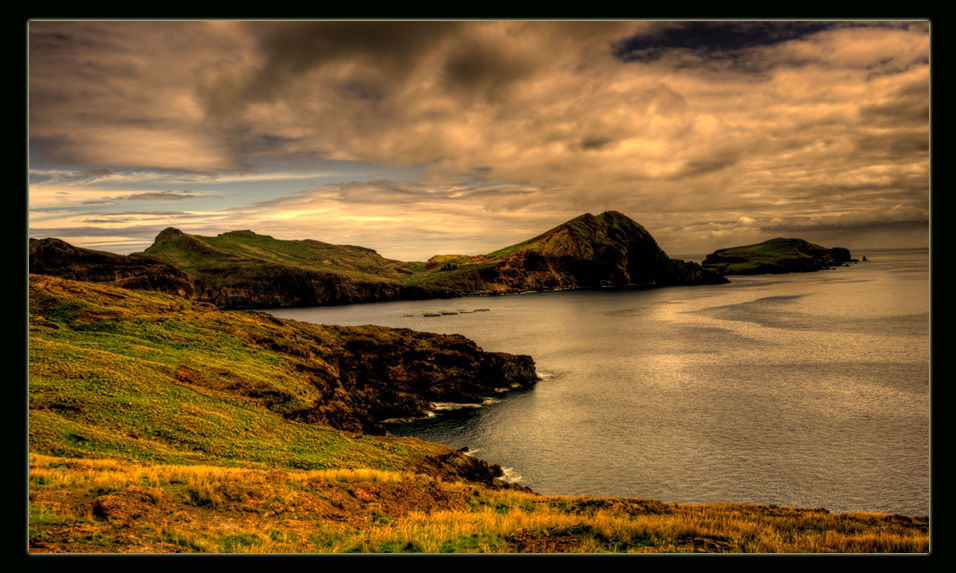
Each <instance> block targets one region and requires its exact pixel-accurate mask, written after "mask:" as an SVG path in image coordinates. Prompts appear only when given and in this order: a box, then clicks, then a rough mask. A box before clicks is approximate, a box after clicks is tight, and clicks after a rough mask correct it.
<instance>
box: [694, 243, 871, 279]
mask: <svg viewBox="0 0 956 573" xmlns="http://www.w3.org/2000/svg"><path fill="white" fill-rule="evenodd" d="M850 262H857V261H856V260H855V259H852V258H850V251H849V250H848V249H844V248H842V247H834V248H832V249H828V248H826V247H821V246H820V245H815V244H813V243H809V242H807V241H804V240H803V239H784V238H776V239H771V240H769V241H765V242H763V243H758V244H755V245H747V246H744V247H733V248H729V249H719V250H717V251H714V252H713V253H711V254H709V255H707V258H706V259H704V264H703V268H704V269H709V270H712V271H715V272H718V273H720V274H723V275H762V274H781V273H804V272H813V271H819V270H822V269H828V268H832V267H834V266H847V263H850Z"/></svg>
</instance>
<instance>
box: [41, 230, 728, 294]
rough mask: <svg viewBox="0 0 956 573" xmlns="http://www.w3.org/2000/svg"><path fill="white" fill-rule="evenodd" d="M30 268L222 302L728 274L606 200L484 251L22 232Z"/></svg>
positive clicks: (251, 237) (697, 280)
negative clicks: (126, 245)
mask: <svg viewBox="0 0 956 573" xmlns="http://www.w3.org/2000/svg"><path fill="white" fill-rule="evenodd" d="M30 271H31V272H32V273H40V274H52V275H56V276H61V277H64V278H71V279H75V280H85V281H103V282H109V283H112V284H116V285H118V286H124V287H128V288H140V289H148V290H157V291H161V292H167V293H171V294H177V295H179V296H184V297H186V298H189V299H191V300H197V301H203V302H209V303H212V304H215V305H217V306H219V307H221V308H270V307H281V306H321V305H331V304H349V303H360V302H379V301H391V300H418V299H431V298H451V297H457V296H467V295H492V294H507V293H517V292H526V291H543V290H554V289H567V288H593V287H606V286H628V285H656V286H667V285H694V284H718V283H723V282H727V280H726V279H724V278H723V277H722V276H720V275H719V274H718V273H715V272H712V271H708V270H705V269H702V268H701V267H700V265H697V264H696V263H686V262H684V261H678V260H673V259H670V258H669V257H668V256H667V255H666V254H665V253H664V252H663V251H662V250H661V249H660V247H658V245H657V243H656V242H655V241H654V239H653V237H651V235H650V233H648V232H647V230H646V229H644V227H642V226H640V225H639V224H637V223H636V222H634V221H632V220H631V219H629V218H628V217H626V216H624V215H622V214H621V213H618V212H616V211H608V212H606V213H602V214H601V215H598V216H594V215H591V214H585V215H582V216H580V217H577V218H575V219H573V220H571V221H568V222H567V223H564V224H562V225H559V226H557V227H555V228H554V229H551V230H550V231H547V232H546V233H543V234H541V235H538V236H537V237H534V238H532V239H529V240H527V241H523V242H521V243H517V244H515V245H511V246H509V247H506V248H503V249H500V250H498V251H495V252H492V253H489V254H487V255H477V256H467V255H438V256H435V257H433V258H432V259H430V260H429V261H428V262H425V263H421V262H402V261H395V260H390V259H385V258H383V257H381V256H380V255H378V253H376V252H375V251H373V250H371V249H366V248H363V247H354V246H343V245H330V244H328V243H322V242H319V241H314V240H308V239H307V240H295V241H288V240H278V239H274V238H272V237H269V236H265V235H258V234H256V233H253V232H252V231H232V232H229V233H223V234H221V235H218V236H216V237H204V236H199V235H189V234H186V233H183V232H181V231H179V230H177V229H172V228H170V229H166V230H164V231H163V232H162V233H160V234H159V236H157V237H156V241H155V242H154V244H153V245H152V246H150V247H149V248H148V249H146V251H144V252H142V253H134V254H133V255H131V256H128V257H124V256H121V255H113V254H111V253H100V252H96V251H90V250H88V249H80V248H76V247H73V246H71V245H68V244H67V243H64V242H63V241H59V240H58V239H52V238H49V239H40V240H36V239H31V241H30Z"/></svg>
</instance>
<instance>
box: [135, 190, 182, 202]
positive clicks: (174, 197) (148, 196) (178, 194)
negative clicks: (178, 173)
mask: <svg viewBox="0 0 956 573" xmlns="http://www.w3.org/2000/svg"><path fill="white" fill-rule="evenodd" d="M195 196H196V194H195V193H192V192H190V191H159V192H156V193H136V194H135V195H130V196H129V197H127V198H126V200H127V201H182V200H183V199H192V198H193V197H195Z"/></svg>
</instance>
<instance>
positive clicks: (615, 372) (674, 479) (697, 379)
mask: <svg viewBox="0 0 956 573" xmlns="http://www.w3.org/2000/svg"><path fill="white" fill-rule="evenodd" d="M863 255H866V256H867V259H869V260H868V261H867V262H861V263H858V264H852V265H851V266H850V267H840V268H837V269H834V270H828V271H819V272H815V273H797V274H786V275H762V276H753V277H746V276H743V277H729V278H730V280H731V284H728V285H713V286H698V287H667V288H644V289H642V288H628V289H598V290H574V291H560V292H549V293H533V294H525V295H510V296H502V297H466V298H460V299H450V300H431V301H408V302H395V303H378V304H363V305H351V306H342V307H321V308H302V309H281V310H270V311H269V312H271V313H272V314H274V315H276V316H279V317H282V318H292V319H296V320H301V321H309V322H316V323H321V324H339V325H361V324H378V325H382V326H391V327H400V328H411V329H414V330H423V331H429V332H439V333H458V334H462V335H464V336H466V337H468V338H470V339H472V340H474V341H475V342H476V343H478V345H479V346H481V347H482V348H483V349H484V350H488V351H501V352H510V353H514V354H530V355H531V356H532V357H533V358H534V360H535V363H536V365H537V369H538V373H539V375H541V377H542V380H541V381H540V382H539V383H538V384H537V385H536V386H535V387H534V388H532V389H528V390H516V391H512V392H509V393H507V394H505V395H504V396H503V397H501V398H500V399H499V400H496V401H494V400H493V401H488V402H487V403H485V404H483V405H481V407H466V408H458V409H449V408H448V407H447V406H445V407H444V409H441V410H438V411H437V412H436V415H435V416H434V417H430V418H428V419H423V420H419V421H414V422H408V423H395V424H389V425H388V429H389V431H390V432H391V433H392V434H395V435H402V436H415V437H418V438H422V439H425V440H429V441H434V442H439V443H443V444H447V445H449V446H451V447H454V448H461V447H464V446H467V447H469V448H470V449H472V450H479V451H478V452H477V454H476V455H477V457H479V458H482V459H484V460H487V461H489V462H491V463H497V464H501V465H502V466H503V467H505V468H508V469H509V472H510V473H511V475H512V476H513V477H515V478H518V483H520V484H523V485H526V486H528V487H530V488H532V489H533V490H534V491H536V492H538V493H541V494H549V495H550V494H553V495H583V494H588V495H595V496H622V497H652V498H656V499H658V500H660V501H665V502H673V501H677V502H680V503H709V502H731V501H732V502H744V503H760V504H778V505H789V506H801V507H825V508H827V509H829V510H831V511H835V512H847V511H877V512H887V513H901V514H907V515H926V514H928V513H929V503H930V483H929V466H930V449H929V441H930V435H929V424H930V342H929V338H930V337H929V308H930V302H929V301H930V292H929V253H928V250H926V249H922V250H870V251H864V250H861V251H859V252H857V251H854V253H853V256H854V257H858V258H861V259H862V256H863ZM460 309H461V310H477V309H488V311H487V312H469V313H460V314H440V313H441V312H442V311H444V312H454V311H457V310H460ZM426 313H430V314H438V316H427V317H426V316H424V314H426Z"/></svg>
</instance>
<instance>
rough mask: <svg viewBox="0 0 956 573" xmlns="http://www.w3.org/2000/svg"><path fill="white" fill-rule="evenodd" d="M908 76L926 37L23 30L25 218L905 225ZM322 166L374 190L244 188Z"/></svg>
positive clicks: (828, 32) (569, 27) (817, 29)
mask: <svg viewBox="0 0 956 573" xmlns="http://www.w3.org/2000/svg"><path fill="white" fill-rule="evenodd" d="M928 58H929V28H928V24H927V23H926V22H857V23H854V22H333V21H323V22H31V23H30V76H29V88H30V94H29V97H30V118H29V125H30V148H31V167H32V168H31V174H30V182H31V186H32V187H31V204H35V205H37V206H38V208H43V209H46V208H50V207H52V206H55V205H61V206H62V205H67V204H70V205H72V204H73V203H66V202H58V201H59V199H57V197H58V196H56V195H55V194H54V190H56V191H62V190H64V189H66V188H69V189H70V190H71V191H74V190H75V191H76V193H75V194H74V195H71V197H73V200H74V202H77V201H80V200H86V201H104V200H107V199H115V198H120V197H129V198H133V197H134V196H137V197H138V198H137V199H134V200H140V201H143V203H144V204H146V203H147V202H146V199H155V200H173V199H185V198H186V197H189V196H190V195H187V194H186V192H184V191H173V190H174V189H176V185H175V184H173V183H170V181H174V180H179V181H189V185H190V188H191V189H202V190H203V191H202V192H203V193H204V194H205V195H204V197H205V198H207V199H208V198H211V195H213V194H216V195H219V196H220V197H222V199H221V200H222V201H231V202H224V203H222V204H221V205H222V206H221V207H220V208H219V214H220V215H222V217H220V218H218V219H216V218H213V217H210V219H209V220H210V221H211V222H210V225H214V224H219V222H221V221H222V220H223V219H226V220H227V221H229V222H234V223H236V224H240V223H242V224H243V226H242V227H241V228H254V229H255V228H257V226H258V224H259V223H261V224H263V225H279V224H280V223H279V222H280V221H281V222H282V223H281V224H291V223H290V222H291V221H295V222H296V223H297V224H299V223H301V224H302V227H301V228H303V229H307V228H308V223H307V222H308V221H312V222H313V223H312V224H313V226H315V225H316V224H318V223H317V222H322V223H323V224H326V223H328V222H329V221H330V218H332V217H341V219H336V223H335V225H336V226H338V228H341V229H343V232H345V231H344V229H345V225H347V224H350V223H356V222H358V221H369V220H377V218H381V217H386V216H389V215H390V216H392V217H394V218H396V220H402V221H404V223H402V224H406V225H410V226H411V227H410V228H409V230H408V232H409V233H410V232H412V231H413V230H414V226H415V225H416V223H415V222H416V221H426V220H427V221H431V222H430V223H428V224H427V225H419V228H423V229H425V228H427V229H428V232H430V233H434V234H435V235H436V236H438V235H442V234H443V233H444V234H445V235H446V236H449V237H450V236H453V235H454V231H455V228H454V227H453V226H452V225H457V226H458V227H461V226H462V225H466V226H468V225H471V224H469V223H467V216H468V215H467V214H468V213H471V214H472V215H471V216H476V215H475V214H479V215H477V216H483V217H491V218H492V220H494V221H495V223H494V225H493V226H498V227H500V226H501V225H504V224H515V223H516V222H517V221H518V220H520V221H521V222H522V223H521V224H522V225H527V226H528V227H536V228H540V227H545V228H547V225H551V224H552V223H553V224H557V223H558V222H561V221H562V220H566V219H569V218H572V217H573V216H576V215H578V214H580V213H581V212H584V211H590V212H600V211H602V210H605V209H617V210H620V211H623V212H625V213H627V214H629V215H631V216H633V217H634V218H636V219H638V220H639V221H640V222H642V224H645V226H648V227H649V228H651V227H654V228H659V229H661V231H660V232H662V233H664V234H665V235H667V234H669V233H670V232H671V231H670V229H677V228H678V227H679V226H680V225H682V224H683V225H688V227H687V228H691V226H693V225H696V226H695V227H693V228H695V229H704V228H706V225H707V223H709V222H713V221H728V222H731V223H734V222H737V221H739V220H740V219H741V217H746V218H749V219H753V220H754V221H757V222H760V221H765V220H769V219H771V218H773V217H775V216H782V217H784V218H786V217H796V218H800V217H813V216H818V215H819V214H821V213H851V214H856V215H858V216H860V217H868V218H869V219H867V220H868V221H871V222H872V223H874V224H879V222H880V221H884V220H890V219H888V218H887V217H888V216H887V215H886V214H885V213H883V212H881V211H880V210H879V209H877V208H875V206H878V207H879V208H880V209H889V208H892V206H894V205H902V206H903V208H905V209H909V210H911V211H913V212H918V211H924V210H928V204H929V192H928V189H929V175H928V174H929V122H928V115H929V59H928ZM330 160H337V161H345V162H361V163H363V164H369V165H371V166H374V168H377V169H381V170H382V172H381V173H380V174H377V175H375V176H374V177H357V176H356V177H352V178H350V176H347V175H343V177H342V178H341V179H339V180H338V181H337V182H336V183H335V185H332V186H325V187H317V186H318V185H321V183H319V182H313V181H309V182H308V183H305V182H303V184H302V189H301V194H298V195H296V194H294V193H291V192H290V191H288V188H287V187H282V189H281V191H280V190H279V189H277V188H276V185H275V184H274V183H270V182H269V181H266V180H267V179H273V180H274V181H275V180H277V179H276V177H278V175H273V174H263V173H262V172H261V171H257V170H260V169H262V167H263V166H268V167H269V171H270V173H275V172H276V167H275V166H276V165H291V164H293V163H294V165H295V166H296V168H297V169H301V168H302V166H304V165H309V164H312V165H317V166H318V165H327V164H328V161H330ZM412 167H414V168H415V169H416V170H418V173H420V176H419V174H418V173H417V174H416V175H415V177H416V180H415V181H409V180H403V179H402V178H401V177H399V176H397V175H395V172H393V171H390V170H392V169H398V168H412ZM318 171H319V170H318V169H316V170H315V172H316V173H317V172H318ZM160 173H164V174H165V175H163V176H162V177H166V179H165V180H164V179H162V177H160V176H159V175H158V174H160ZM302 173H303V172H301V171H299V172H298V173H296V174H288V175H286V179H287V180H293V178H294V177H311V176H312V175H304V174H302ZM137 177H139V178H140V179H137ZM149 177H152V178H154V181H163V183H162V184H158V183H153V184H151V185H149V188H141V189H139V190H136V189H137V187H135V185H134V184H139V182H141V181H143V180H145V179H146V178H149ZM369 179H371V180H369ZM257 180H261V181H262V187H261V189H262V192H261V193H257V194H255V196H254V197H253V198H252V199H249V196H248V195H245V196H243V200H242V201H241V202H240V201H239V199H238V194H237V193H234V192H232V187H230V186H229V185H230V184H232V183H235V182H245V183H251V182H253V181H257ZM90 182H97V184H100V185H103V186H104V187H105V186H106V185H107V184H109V185H112V186H113V188H114V190H113V191H110V192H109V193H107V192H106V191H102V192H99V193H98V194H97V193H93V192H92V191H89V190H82V192H81V189H82V188H83V186H84V185H86V184H88V183H90ZM193 182H196V183H195V184H194V183H193ZM323 182H325V180H323ZM200 183H201V184H202V185H203V186H202V187H200V186H198V185H199V184H200ZM216 184H219V185H220V186H219V187H217V189H218V190H219V191H218V192H215V193H214V192H212V191H210V189H211V188H212V186H214V185H216ZM122 185H125V186H124V187H123V188H122V189H119V187H120V186H122ZM309 188H312V190H309ZM163 189H166V191H162V190H163ZM60 197H61V196H60ZM86 205H87V206H89V205H91V203H86ZM210 210H211V209H210ZM442 212H444V213H445V216H444V220H446V221H447V223H445V224H447V225H448V227H447V228H446V231H441V225H442V221H443V218H442V216H441V213H442ZM856 215H854V216H856ZM241 217H249V218H248V219H242V218H241ZM253 217H260V219H254V218H253ZM795 220H796V219H795ZM339 221H341V225H340V224H339ZM532 221H538V224H537V225H532V224H531V222H532ZM735 224H736V223H735ZM64 226H65V225H64ZM379 227H380V228H381V229H383V231H384V227H385V225H384V224H379ZM388 227H389V228H392V227H394V225H389V226H388ZM748 229H749V231H748V232H754V229H755V227H753V226H749V227H748ZM224 230H230V229H224ZM724 230H726V229H724ZM390 232H392V233H393V236H395V237H397V236H399V235H398V233H399V231H398V230H397V227H394V229H393V230H392V231H390ZM538 232H540V231H538ZM701 233H703V231H701ZM475 234H476V236H477V235H480V231H478V230H477V229H476V230H475ZM306 236H307V235H306ZM403 236H404V235H403ZM673 236H675V237H676V232H675V234H673ZM396 240H397V239H396ZM704 240H707V239H706V238H705V237H704V236H703V235H701V238H700V241H704Z"/></svg>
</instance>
